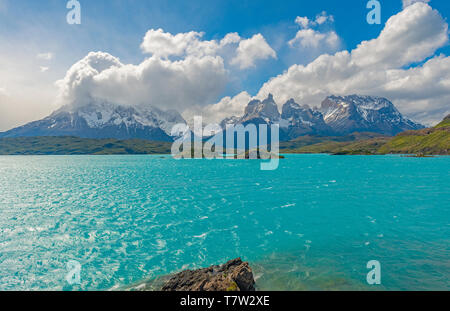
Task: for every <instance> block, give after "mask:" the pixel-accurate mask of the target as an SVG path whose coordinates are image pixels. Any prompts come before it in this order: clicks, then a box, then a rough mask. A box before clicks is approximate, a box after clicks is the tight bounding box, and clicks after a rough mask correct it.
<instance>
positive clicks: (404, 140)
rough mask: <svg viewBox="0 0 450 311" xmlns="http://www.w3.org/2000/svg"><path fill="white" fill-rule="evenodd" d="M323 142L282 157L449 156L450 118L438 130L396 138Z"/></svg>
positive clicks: (423, 131) (439, 125)
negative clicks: (334, 155)
mask: <svg viewBox="0 0 450 311" xmlns="http://www.w3.org/2000/svg"><path fill="white" fill-rule="evenodd" d="M323 139H324V141H321V142H318V143H315V144H310V145H303V146H299V147H298V148H292V149H285V150H282V151H281V152H283V153H330V154H342V155H344V154H348V155H357V154H361V155H377V154H417V155H449V152H450V115H449V116H447V117H446V118H445V119H444V120H443V121H442V122H441V123H439V124H438V125H436V126H435V127H432V128H428V129H423V130H417V131H407V132H403V133H401V134H399V135H397V136H395V137H393V138H388V137H373V138H369V139H362V140H358V139H357V138H356V140H354V141H336V140H330V139H327V138H323Z"/></svg>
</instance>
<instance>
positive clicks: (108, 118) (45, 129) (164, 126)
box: [1, 101, 186, 141]
mask: <svg viewBox="0 0 450 311" xmlns="http://www.w3.org/2000/svg"><path fill="white" fill-rule="evenodd" d="M179 123H184V124H185V123H186V122H185V120H184V119H183V118H182V117H181V115H180V114H179V113H178V112H176V111H162V110H160V109H157V108H154V107H149V106H139V107H127V106H120V105H116V104H111V103H107V102H95V101H93V102H92V103H91V104H89V105H85V106H82V107H73V106H64V107H62V108H60V109H58V110H57V111H55V112H54V113H52V114H51V115H50V116H48V117H46V118H44V119H42V120H39V121H35V122H31V123H28V124H26V125H24V126H21V127H18V128H15V129H12V130H10V131H7V132H5V133H2V134H1V136H2V137H18V136H78V137H86V138H118V139H130V138H141V139H148V140H161V141H170V140H172V138H171V137H170V132H171V129H172V127H173V126H174V125H175V124H179Z"/></svg>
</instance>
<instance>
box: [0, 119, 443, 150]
mask: <svg viewBox="0 0 450 311" xmlns="http://www.w3.org/2000/svg"><path fill="white" fill-rule="evenodd" d="M171 146H172V145H171V143H169V142H155V141H148V140H141V139H129V140H118V139H90V138H78V137H19V138H0V154H1V155H82V154H87V155H107V154H108V155H114V154H170V153H171ZM213 151H214V150H213ZM185 153H186V152H181V154H180V155H184V154H185ZM280 153H282V154H286V153H329V154H336V155H382V154H415V155H418V156H429V155H449V153H450V115H449V116H447V117H446V118H445V119H444V120H443V121H442V122H441V123H439V124H438V125H436V126H435V127H432V128H427V129H422V130H416V131H407V132H403V133H400V134H398V135H397V136H395V137H385V136H382V135H380V134H375V133H354V134H351V135H347V136H336V137H335V136H328V137H321V136H302V137H299V138H297V139H295V140H292V141H288V142H281V143H280ZM187 154H188V155H189V154H190V155H191V156H193V155H194V151H193V150H190V152H189V151H187ZM202 154H203V153H202ZM234 154H239V153H238V152H237V150H235V152H234ZM249 155H250V153H249V152H247V153H246V154H245V156H242V157H243V158H249ZM260 157H261V158H265V157H263V156H261V155H260V154H259V152H258V153H257V158H260ZM280 158H282V156H280Z"/></svg>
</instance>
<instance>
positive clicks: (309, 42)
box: [288, 29, 340, 49]
mask: <svg viewBox="0 0 450 311" xmlns="http://www.w3.org/2000/svg"><path fill="white" fill-rule="evenodd" d="M288 43H289V45H290V46H291V47H295V46H297V45H300V46H301V47H303V48H316V49H317V48H318V47H319V46H322V47H323V46H324V45H325V46H327V47H330V48H337V47H338V46H339V44H340V39H339V36H338V35H337V34H336V32H334V31H329V32H324V33H322V32H319V31H316V30H314V29H302V30H299V31H298V32H297V34H296V36H295V38H294V39H292V40H290V41H289V42H288Z"/></svg>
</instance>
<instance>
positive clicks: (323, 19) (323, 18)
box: [295, 11, 334, 29]
mask: <svg viewBox="0 0 450 311" xmlns="http://www.w3.org/2000/svg"><path fill="white" fill-rule="evenodd" d="M327 22H330V23H333V22H334V16H333V15H328V14H327V12H325V11H323V12H322V13H320V14H318V15H317V16H316V19H315V20H310V19H309V18H308V17H306V16H303V17H302V16H297V18H296V19H295V23H296V24H297V25H299V26H300V27H301V28H303V29H308V28H311V27H315V26H318V25H323V24H325V23H327Z"/></svg>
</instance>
